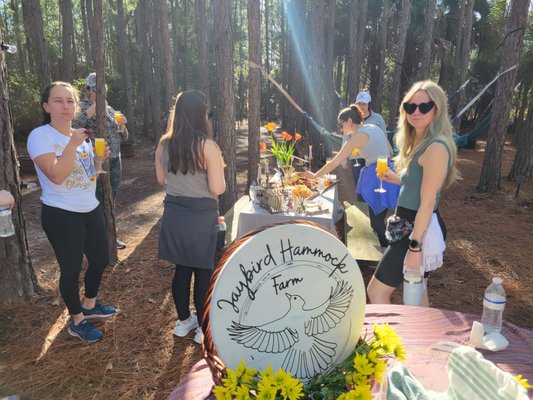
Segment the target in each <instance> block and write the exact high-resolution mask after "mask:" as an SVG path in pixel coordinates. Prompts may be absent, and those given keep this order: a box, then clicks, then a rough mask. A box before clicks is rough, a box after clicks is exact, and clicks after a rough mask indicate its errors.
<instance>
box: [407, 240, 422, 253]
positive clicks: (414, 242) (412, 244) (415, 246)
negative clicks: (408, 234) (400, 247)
mask: <svg viewBox="0 0 533 400" xmlns="http://www.w3.org/2000/svg"><path fill="white" fill-rule="evenodd" d="M409 248H410V249H413V250H420V249H421V248H422V242H419V241H418V240H415V239H411V241H410V242H409Z"/></svg>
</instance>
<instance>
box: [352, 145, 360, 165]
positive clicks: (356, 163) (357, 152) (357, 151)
mask: <svg viewBox="0 0 533 400" xmlns="http://www.w3.org/2000/svg"><path fill="white" fill-rule="evenodd" d="M358 155H359V149H358V148H357V147H356V148H354V149H353V150H352V156H353V157H354V158H355V163H354V165H353V166H354V167H360V166H361V164H359V159H358V158H357V156H358Z"/></svg>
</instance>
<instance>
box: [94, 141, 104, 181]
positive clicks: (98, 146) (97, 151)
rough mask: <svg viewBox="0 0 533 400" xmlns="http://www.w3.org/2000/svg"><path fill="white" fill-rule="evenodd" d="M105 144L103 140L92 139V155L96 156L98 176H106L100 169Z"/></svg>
mask: <svg viewBox="0 0 533 400" xmlns="http://www.w3.org/2000/svg"><path fill="white" fill-rule="evenodd" d="M105 150H106V143H105V139H104V138H96V139H94V155H95V156H96V158H95V162H96V164H97V170H96V172H97V173H99V174H106V173H107V172H106V171H104V170H103V169H102V164H103V163H104V158H105Z"/></svg>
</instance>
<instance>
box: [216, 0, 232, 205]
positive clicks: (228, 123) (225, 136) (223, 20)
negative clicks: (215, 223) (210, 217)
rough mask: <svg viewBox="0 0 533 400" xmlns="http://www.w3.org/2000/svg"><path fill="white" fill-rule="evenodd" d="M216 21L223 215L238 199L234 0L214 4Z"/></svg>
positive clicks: (217, 113) (218, 136) (220, 0)
mask: <svg viewBox="0 0 533 400" xmlns="http://www.w3.org/2000/svg"><path fill="white" fill-rule="evenodd" d="M213 14H214V21H215V37H216V38H217V40H216V44H215V60H216V71H217V96H216V114H215V128H216V133H217V138H218V144H219V145H220V149H221V151H222V155H223V156H224V161H225V162H226V168H225V170H224V173H225V178H226V192H225V193H224V194H223V195H222V196H220V212H221V214H224V213H225V212H226V211H227V210H229V209H230V208H231V207H232V206H233V204H234V203H235V201H236V200H237V187H236V176H237V174H236V166H235V141H236V134H235V100H234V99H235V93H234V88H233V33H232V31H231V0H217V1H215V2H214V3H213Z"/></svg>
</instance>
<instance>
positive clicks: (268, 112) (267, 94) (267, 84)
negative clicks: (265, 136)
mask: <svg viewBox="0 0 533 400" xmlns="http://www.w3.org/2000/svg"><path fill="white" fill-rule="evenodd" d="M263 1H264V7H265V12H264V15H265V18H264V20H265V70H266V72H267V73H268V74H270V47H271V46H270V30H271V27H270V21H269V20H270V5H269V2H268V0H263ZM270 92H271V87H270V81H269V80H267V81H266V82H265V99H266V101H265V104H264V108H265V115H266V117H267V119H268V120H269V121H270V119H271V118H272V117H273V113H272V110H271V104H270V96H271V95H270Z"/></svg>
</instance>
